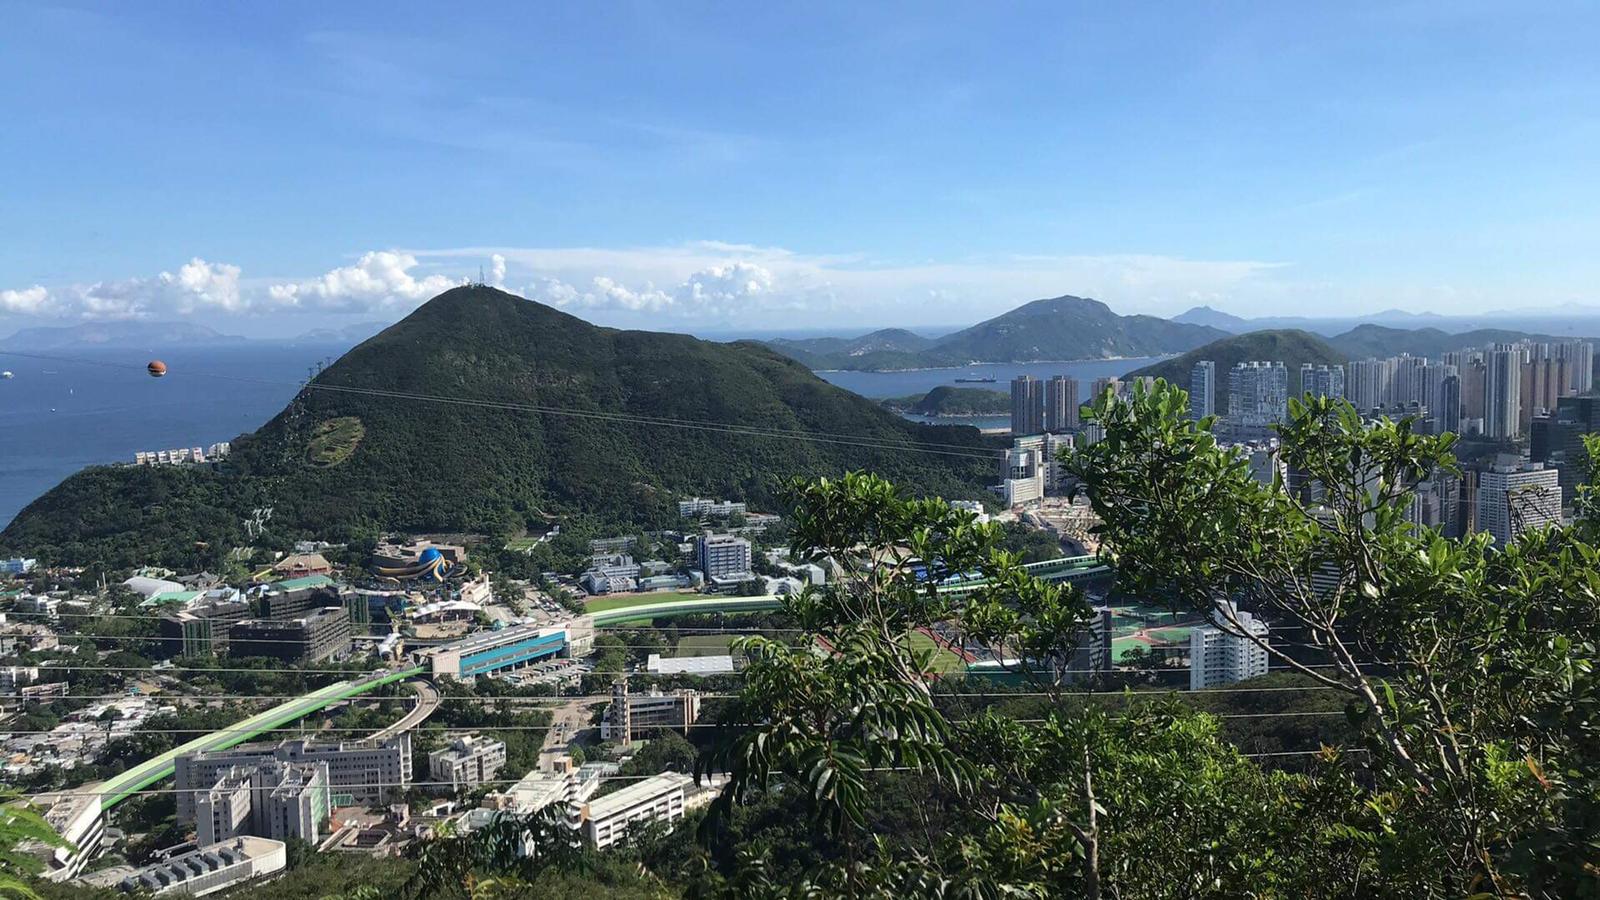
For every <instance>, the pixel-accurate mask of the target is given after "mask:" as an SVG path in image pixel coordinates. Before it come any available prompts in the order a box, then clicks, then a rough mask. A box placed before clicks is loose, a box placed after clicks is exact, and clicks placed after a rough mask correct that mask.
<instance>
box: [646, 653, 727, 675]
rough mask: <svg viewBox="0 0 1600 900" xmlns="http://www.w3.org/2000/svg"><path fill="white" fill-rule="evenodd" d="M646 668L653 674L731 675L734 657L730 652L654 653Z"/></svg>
mask: <svg viewBox="0 0 1600 900" xmlns="http://www.w3.org/2000/svg"><path fill="white" fill-rule="evenodd" d="M644 670H645V671H646V672H649V673H650V674H651V675H731V674H733V670H734V666H733V657H732V656H731V655H729V654H725V653H724V654H719V655H715V656H677V657H673V656H662V655H661V654H659V653H652V654H650V657H649V659H648V660H646V661H645V666H644Z"/></svg>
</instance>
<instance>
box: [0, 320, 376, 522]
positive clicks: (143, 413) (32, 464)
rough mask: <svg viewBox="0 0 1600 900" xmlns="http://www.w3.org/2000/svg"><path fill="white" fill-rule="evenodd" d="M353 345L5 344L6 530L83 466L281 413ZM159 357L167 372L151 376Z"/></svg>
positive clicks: (1, 479)
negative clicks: (33, 350) (35, 348)
mask: <svg viewBox="0 0 1600 900" xmlns="http://www.w3.org/2000/svg"><path fill="white" fill-rule="evenodd" d="M348 349H349V345H348V344H334V345H329V344H299V343H288V342H282V343H280V342H265V341H250V342H241V343H239V344H227V345H215V346H212V345H207V346H190V347H174V348H153V349H151V348H145V349H117V350H112V349H92V350H85V349H77V348H74V349H72V350H60V351H54V350H52V351H41V353H40V356H46V357H49V358H48V359H38V358H30V357H27V356H19V355H17V353H26V352H28V351H26V350H20V349H19V350H18V351H17V353H12V352H7V351H4V350H0V370H6V371H9V372H11V373H12V377H11V378H8V379H3V380H0V527H4V525H5V524H6V523H8V522H10V521H11V520H12V518H14V517H15V516H16V514H17V513H18V512H21V510H22V508H23V507H24V506H27V505H28V504H29V503H31V502H32V501H33V500H34V499H35V498H37V497H38V496H39V495H40V494H43V493H44V492H45V491H47V490H49V489H50V488H52V487H54V486H55V485H56V484H58V483H59V482H60V481H61V480H62V479H64V478H66V477H67V476H68V475H71V474H72V473H74V472H76V471H78V470H79V469H81V468H83V467H84V466H89V465H96V464H102V463H114V462H132V461H133V455H134V453H136V452H138V451H140V450H165V449H173V448H176V447H210V446H211V445H212V444H215V443H219V442H222V441H232V440H233V439H234V438H235V437H237V436H238V435H240V434H244V433H248V432H250V431H254V430H255V429H256V428H258V427H260V426H261V425H262V424H264V423H265V422H266V421H267V420H268V419H271V418H272V417H273V416H275V415H277V414H278V411H279V410H281V409H282V408H283V407H284V406H285V405H286V404H287V403H288V402H289V401H290V400H291V399H293V397H294V395H295V394H296V393H297V392H298V391H299V389H300V385H301V384H302V383H304V382H305V380H306V378H307V376H308V374H310V372H311V371H312V370H313V369H314V367H315V366H316V365H317V364H318V363H319V362H323V363H325V362H330V361H332V360H333V359H336V358H338V356H339V355H340V354H342V353H344V352H345V351H346V350H348ZM152 359H160V360H161V361H163V362H165V363H166V364H167V375H166V376H164V377H162V378H152V377H150V375H149V374H147V373H146V371H145V366H146V365H147V364H148V363H149V361H150V360H152Z"/></svg>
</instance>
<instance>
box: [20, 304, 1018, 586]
mask: <svg viewBox="0 0 1600 900" xmlns="http://www.w3.org/2000/svg"><path fill="white" fill-rule="evenodd" d="M367 391H377V392H382V393H381V395H374V394H370V393H365V392H367ZM351 420H354V422H355V423H359V427H355V426H354V423H352V422H351ZM670 421H677V422H682V423H694V424H690V425H682V426H680V425H672V424H669V422H670ZM346 426H348V427H346ZM730 427H731V428H734V429H738V430H739V431H737V432H730V431H729V428H730ZM744 429H761V430H764V431H768V432H772V433H770V434H753V433H749V432H747V431H744ZM793 432H805V433H809V434H816V435H828V437H823V438H819V439H814V440H813V439H796V438H794V437H792V436H790V433H793ZM334 433H342V434H346V435H350V434H354V435H359V436H358V437H357V438H356V445H355V446H353V447H340V448H338V450H339V452H338V453H329V452H328V451H329V449H330V448H329V447H327V446H325V444H326V442H327V440H328V439H329V435H331V434H334ZM928 443H936V444H939V445H940V446H941V448H942V449H940V450H939V451H938V452H926V453H925V452H918V445H921V444H928ZM963 448H965V449H963ZM992 452H993V451H992V450H991V449H990V448H988V446H987V444H986V443H985V440H984V438H983V437H982V436H981V435H980V434H979V433H978V431H977V430H976V429H973V428H962V427H935V426H924V425H918V424H916V423H912V422H908V421H906V420H904V419H901V418H899V417H898V416H895V415H893V414H892V413H890V412H888V411H886V410H884V409H882V408H881V407H879V406H878V404H876V403H874V402H873V401H871V400H868V399H866V398H863V397H859V396H857V395H855V394H852V393H850V392H848V391H845V390H843V389H841V388H837V387H834V386H833V385H830V384H828V383H827V382H825V381H823V380H822V379H820V378H818V377H816V376H815V375H814V374H813V373H812V372H810V371H809V370H808V369H806V368H805V367H804V366H803V365H801V364H800V363H798V362H796V361H794V360H792V359H789V358H788V357H785V356H783V355H781V354H779V353H777V352H775V351H773V350H771V349H770V348H768V347H765V346H763V345H761V344H758V343H755V342H738V343H732V344H722V343H714V342H709V341H703V340H700V339H697V338H694V337H690V336H688V335H677V334H661V333H655V332H645V331H625V330H617V329H610V328H602V327H600V326H596V325H591V324H589V323H588V322H585V321H583V320H582V319H579V318H577V317H575V316H571V315H569V314H567V313H564V312H561V311H559V310H556V309H553V308H551V307H548V306H544V305H542V304H539V303H536V302H533V301H530V300H525V299H523V298H520V297H516V296H513V295H511V294H507V293H505V292H503V291H498V290H495V289H493V288H485V287H461V288H454V289H452V290H450V291H446V292H445V293H443V294H441V295H439V296H438V297H435V298H433V299H432V300H430V301H428V302H427V303H425V304H423V305H422V306H421V307H419V308H418V309H417V310H416V311H414V312H413V313H411V314H410V315H409V316H407V317H406V318H405V319H403V320H401V321H400V322H398V323H396V324H395V325H392V326H390V327H389V328H386V329H384V330H383V331H382V332H380V333H379V334H377V335H375V336H373V337H372V338H369V339H368V340H366V341H364V342H363V343H361V344H360V345H358V346H357V347H355V348H353V349H352V350H350V351H349V352H347V353H345V354H344V356H342V357H341V358H340V359H339V360H338V361H336V362H335V363H333V365H331V366H329V367H328V368H327V369H325V370H324V371H322V372H321V373H320V374H318V375H317V376H316V378H315V379H314V380H313V382H312V386H311V387H310V388H308V389H307V390H305V391H302V393H301V394H300V395H299V396H298V397H296V399H295V400H294V401H293V402H292V403H291V404H289V406H288V407H286V408H285V409H284V410H283V411H282V412H280V413H279V414H278V415H277V416H275V417H273V418H272V419H271V420H270V421H268V422H267V423H265V424H264V425H263V426H261V427H260V428H259V429H257V430H256V431H255V432H253V433H252V434H249V435H245V436H242V437H241V438H240V439H238V440H237V441H236V442H235V445H234V453H233V456H232V457H231V458H230V461H229V463H228V466H227V468H226V469H225V470H224V471H219V472H207V471H204V470H199V469H178V468H175V467H162V468H140V467H131V466H125V467H99V468H91V469H86V470H84V471H82V472H80V473H78V474H76V475H74V476H72V477H70V478H68V479H66V480H65V481H63V482H62V483H61V484H60V485H58V486H57V487H56V488H54V489H52V490H51V491H49V492H47V493H46V494H45V495H44V496H42V497H40V498H38V499H36V500H35V501H34V502H33V503H31V504H29V505H28V506H27V507H26V508H24V509H23V510H22V512H21V513H19V514H18V516H17V517H16V519H15V520H13V521H12V523H11V524H10V525H9V526H8V527H7V528H6V529H5V530H4V531H3V532H0V546H4V547H6V548H12V549H14V550H15V551H17V552H27V553H28V554H29V555H34V554H37V555H39V556H40V558H43V559H59V558H77V559H78V560H79V561H85V560H87V559H94V560H101V561H105V562H114V563H117V564H122V565H127V564H134V563H137V562H139V560H140V559H141V558H144V559H145V561H146V562H157V561H158V560H157V559H149V558H147V557H148V556H151V555H154V556H158V557H159V561H162V562H166V563H168V564H186V565H195V564H210V563H214V561H215V560H214V559H213V558H212V557H213V556H214V555H215V554H216V553H218V552H222V550H223V548H226V547H227V546H232V545H237V544H242V543H244V542H245V540H246V538H245V535H244V534H243V533H242V525H241V523H242V521H243V519H244V518H246V517H247V516H248V515H249V512H250V510H251V509H254V508H260V507H265V506H271V507H273V509H274V513H273V518H272V520H271V526H270V527H271V531H272V534H273V535H275V536H276V537H277V538H278V539H279V540H280V541H282V540H286V539H287V538H289V537H311V536H317V537H322V538H323V539H328V540H352V539H359V538H362V537H371V536H373V535H375V534H377V533H381V532H385V531H389V530H391V529H393V530H410V531H418V532H426V531H476V532H487V533H501V532H514V531H517V530H519V529H521V528H523V527H525V526H527V525H529V524H532V523H534V522H535V521H542V520H543V518H544V517H545V516H547V515H558V516H564V517H568V518H573V519H575V520H579V521H587V522H590V523H603V524H605V525H606V526H608V527H638V526H651V527H665V526H667V525H669V524H671V523H673V522H675V521H676V504H675V499H676V498H677V497H678V496H682V495H684V494H697V495H709V496H731V497H738V498H741V499H745V500H748V501H749V502H751V503H752V505H755V506H757V507H761V506H766V507H769V508H770V507H772V506H775V505H776V504H777V503H778V502H779V500H780V498H781V493H782V491H781V487H782V484H783V482H784V481H785V480H786V479H787V478H789V477H793V476H799V475H807V476H815V475H837V474H840V473H842V472H844V471H847V470H853V469H871V470H874V471H880V472H884V473H886V474H890V475H892V477H894V478H895V479H896V480H897V481H904V482H906V483H907V484H908V485H909V486H910V487H911V488H912V489H914V490H918V491H922V492H927V493H944V494H946V495H948V496H972V495H976V494H978V493H979V492H980V491H981V490H982V487H983V485H984V484H985V483H986V482H987V481H988V479H989V478H990V477H991V476H992V467H993V464H992V461H991V460H990V459H989V457H988V454H990V453H992ZM330 459H332V460H336V462H334V463H333V464H331V465H330V464H327V461H328V460H330ZM151 544H158V545H159V546H160V547H161V548H162V550H161V552H160V553H158V554H149V553H146V551H147V549H148V548H149V546H150V545H151ZM200 544H204V545H205V547H204V548H200V547H199V546H198V545H200Z"/></svg>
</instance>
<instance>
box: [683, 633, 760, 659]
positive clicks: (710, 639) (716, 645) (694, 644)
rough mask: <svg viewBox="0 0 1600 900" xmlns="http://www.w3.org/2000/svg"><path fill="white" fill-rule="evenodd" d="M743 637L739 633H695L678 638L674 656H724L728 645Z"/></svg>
mask: <svg viewBox="0 0 1600 900" xmlns="http://www.w3.org/2000/svg"><path fill="white" fill-rule="evenodd" d="M741 637H743V635H738V634H694V635H690V636H689V637H684V638H679V639H678V648H677V650H676V651H674V652H673V656H677V657H684V656H724V655H726V654H727V653H728V652H729V651H728V645H729V644H732V643H733V642H734V641H736V640H738V639H739V638H741Z"/></svg>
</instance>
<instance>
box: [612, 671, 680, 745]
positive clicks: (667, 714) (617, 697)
mask: <svg viewBox="0 0 1600 900" xmlns="http://www.w3.org/2000/svg"><path fill="white" fill-rule="evenodd" d="M699 717H700V695H699V694H698V693H696V692H695V691H687V690H678V691H672V692H670V693H666V692H663V691H660V690H657V689H655V688H652V689H650V690H649V691H648V692H646V693H642V694H633V693H629V691H628V682H627V679H618V680H617V681H616V682H615V683H614V684H613V685H612V686H611V705H610V706H609V707H607V708H606V716H605V719H604V720H603V721H602V722H601V724H600V737H601V739H602V740H607V741H618V742H620V743H630V742H632V741H634V740H635V739H637V738H638V737H640V736H641V735H645V734H648V733H649V732H651V731H655V730H657V729H661V728H671V729H673V730H674V731H683V732H687V731H688V729H689V726H691V725H693V724H694V723H695V720H696V719H698V718H699Z"/></svg>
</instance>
